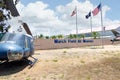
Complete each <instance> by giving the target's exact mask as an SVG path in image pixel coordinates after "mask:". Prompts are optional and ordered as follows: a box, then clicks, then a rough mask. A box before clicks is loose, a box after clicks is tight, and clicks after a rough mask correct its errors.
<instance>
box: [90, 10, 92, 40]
mask: <svg viewBox="0 0 120 80" xmlns="http://www.w3.org/2000/svg"><path fill="white" fill-rule="evenodd" d="M90 12H91V10H90ZM90 27H91V39H92V16H90Z"/></svg>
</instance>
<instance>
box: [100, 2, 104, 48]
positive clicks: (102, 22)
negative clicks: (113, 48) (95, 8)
mask: <svg viewBox="0 0 120 80" xmlns="http://www.w3.org/2000/svg"><path fill="white" fill-rule="evenodd" d="M100 4H101V28H102V41H101V42H102V48H104V45H103V17H102V3H101V1H100Z"/></svg>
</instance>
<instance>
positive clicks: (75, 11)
mask: <svg viewBox="0 0 120 80" xmlns="http://www.w3.org/2000/svg"><path fill="white" fill-rule="evenodd" d="M76 13H77V10H76V8H75V9H74V10H73V12H72V14H71V16H74V15H75V14H76Z"/></svg>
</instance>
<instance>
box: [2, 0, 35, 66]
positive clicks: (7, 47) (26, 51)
mask: <svg viewBox="0 0 120 80" xmlns="http://www.w3.org/2000/svg"><path fill="white" fill-rule="evenodd" d="M16 3H17V2H16ZM16 3H14V1H13V0H1V4H4V5H5V6H6V7H4V6H2V8H6V9H7V10H9V11H10V13H9V14H11V15H12V16H13V17H17V16H20V15H19V13H18V11H17V9H16V6H15V5H16ZM0 7H1V6H0ZM2 8H1V9H2ZM7 16H8V15H7ZM0 17H1V16H0ZM2 18H3V19H1V20H0V22H2V20H4V17H2ZM5 19H6V18H5ZM19 22H20V23H21V24H22V26H23V28H24V29H25V31H26V33H27V34H23V33H15V32H12V33H11V32H8V28H9V27H8V28H7V29H5V32H4V30H3V28H2V32H0V62H10V61H20V60H23V59H25V60H28V58H29V57H31V58H32V59H34V62H32V61H30V65H31V66H32V65H34V63H35V62H36V61H37V59H36V58H34V57H32V55H33V54H34V45H33V40H34V39H33V36H32V33H31V31H30V29H29V27H28V25H27V23H25V22H22V20H20V21H19ZM0 27H1V25H0ZM20 32H21V31H20ZM28 61H29V60H28Z"/></svg>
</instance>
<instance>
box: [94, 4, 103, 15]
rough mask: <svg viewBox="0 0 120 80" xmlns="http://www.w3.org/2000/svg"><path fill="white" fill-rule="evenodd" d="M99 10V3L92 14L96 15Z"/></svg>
mask: <svg viewBox="0 0 120 80" xmlns="http://www.w3.org/2000/svg"><path fill="white" fill-rule="evenodd" d="M100 10H101V3H100V4H99V5H98V6H97V7H96V8H95V9H94V10H93V11H92V13H93V16H96V15H97V14H98V13H99V11H100Z"/></svg>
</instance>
